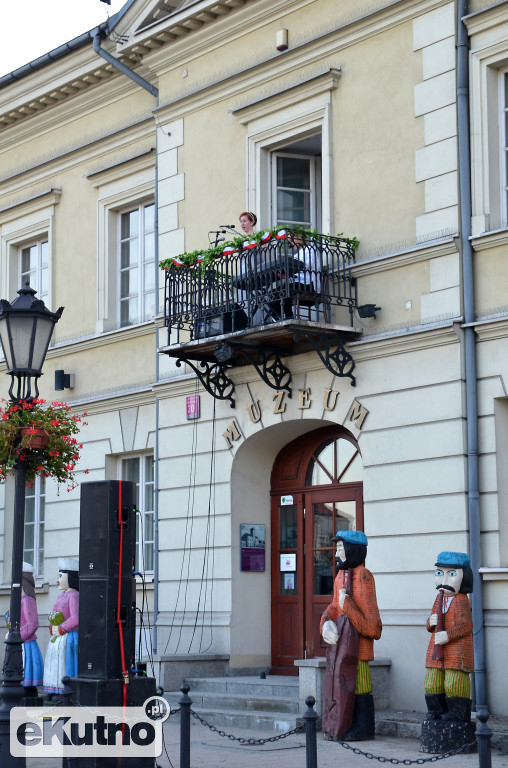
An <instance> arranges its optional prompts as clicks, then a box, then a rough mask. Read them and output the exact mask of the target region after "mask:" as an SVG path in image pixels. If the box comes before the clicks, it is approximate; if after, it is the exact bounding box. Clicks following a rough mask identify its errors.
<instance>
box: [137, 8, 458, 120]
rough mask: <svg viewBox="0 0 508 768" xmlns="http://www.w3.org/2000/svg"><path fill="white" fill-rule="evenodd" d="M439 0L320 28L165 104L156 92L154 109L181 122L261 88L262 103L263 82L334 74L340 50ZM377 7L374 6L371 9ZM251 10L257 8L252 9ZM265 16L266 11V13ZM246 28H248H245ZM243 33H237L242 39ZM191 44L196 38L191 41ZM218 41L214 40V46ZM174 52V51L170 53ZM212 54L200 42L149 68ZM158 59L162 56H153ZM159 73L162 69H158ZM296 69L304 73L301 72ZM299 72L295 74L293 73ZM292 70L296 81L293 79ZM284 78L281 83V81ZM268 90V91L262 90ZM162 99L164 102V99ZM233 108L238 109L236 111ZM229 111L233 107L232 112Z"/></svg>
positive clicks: (263, 21)
mask: <svg viewBox="0 0 508 768" xmlns="http://www.w3.org/2000/svg"><path fill="white" fill-rule="evenodd" d="M443 4H444V2H443V0H441V1H440V2H439V1H438V0H435V2H431V3H429V2H428V0H427V2H425V0H406V2H404V0H396V2H393V3H388V4H383V5H382V6H381V7H376V8H373V9H372V10H370V11H367V12H365V13H364V14H363V15H361V16H359V17H357V18H355V19H348V20H347V21H345V22H344V23H343V24H342V25H340V24H339V25H338V26H336V27H335V28H332V29H326V30H324V31H323V32H322V33H321V34H317V36H316V37H315V38H313V39H310V40H309V39H306V40H303V41H302V42H301V43H300V44H299V45H296V46H295V47H294V48H291V49H290V50H288V51H286V52H285V53H284V55H283V56H280V55H277V54H274V55H273V56H270V57H269V58H268V59H266V58H265V59H263V60H258V59H255V60H253V61H252V62H251V63H250V64H248V65H247V66H244V67H243V68H242V69H241V70H240V69H238V70H236V71H231V69H229V70H227V71H223V72H220V71H217V72H216V73H215V72H214V80H213V81H210V82H209V83H203V84H200V85H199V86H198V87H197V88H195V89H194V90H193V91H184V90H183V89H182V90H181V92H180V93H176V94H174V95H173V96H172V98H171V100H169V101H168V100H167V95H166V94H164V93H161V97H160V107H159V110H160V112H161V114H164V113H165V112H166V111H167V112H168V114H170V115H171V118H172V119H177V118H180V117H184V116H185V115H186V114H187V113H189V112H190V111H192V110H196V109H199V108H203V107H206V106H209V105H211V104H214V103H217V102H218V101H221V100H222V99H223V98H224V94H225V93H227V97H228V100H229V101H231V100H232V99H235V98H242V101H243V100H244V99H245V91H246V90H247V89H252V88H256V87H259V86H262V87H263V91H264V92H263V93H262V94H260V98H268V97H269V96H271V95H272V93H267V92H266V91H267V82H277V90H280V89H281V86H282V88H288V87H291V86H292V84H294V82H295V81H298V80H301V79H302V77H315V76H317V75H319V74H321V73H322V71H323V68H324V67H329V68H330V69H332V68H334V69H337V70H340V63H341V62H340V60H339V58H338V56H339V55H340V52H341V50H343V49H345V48H347V47H349V46H351V45H355V44H357V43H359V42H362V41H364V40H366V39H368V38H370V37H372V36H374V35H376V34H378V33H381V32H384V31H386V30H387V29H390V28H393V27H395V26H398V25H399V24H401V23H404V22H406V21H408V20H411V19H412V18H414V17H415V16H417V15H419V14H420V13H426V12H428V11H429V10H432V9H433V8H435V7H439V6H441V5H443ZM376 6H377V4H376ZM256 7H257V6H256ZM267 13H268V11H267ZM266 18H267V14H265V15H264V16H263V17H262V18H261V17H260V21H259V25H262V24H266ZM251 28H252V27H249V29H251ZM245 32H246V30H245V28H244V29H242V34H245ZM196 41H197V38H196ZM223 43H224V41H223V40H219V41H217V46H216V47H220V46H222V45H223ZM175 50H176V49H175ZM211 50H213V48H212V49H210V47H209V43H208V41H201V40H200V44H197V45H196V49H195V50H193V49H192V46H188V45H187V46H185V50H184V51H183V50H182V51H181V52H180V53H179V54H178V55H175V56H174V57H171V52H169V54H168V51H164V54H165V55H164V58H163V59H161V60H160V61H157V60H156V59H154V61H153V63H152V62H151V66H153V67H157V68H158V69H159V73H160V74H162V73H163V72H165V71H169V70H170V69H172V68H174V67H176V66H178V65H181V61H182V59H181V56H182V55H184V56H185V62H186V63H189V62H190V61H191V60H192V58H194V57H196V58H197V57H201V56H203V55H205V53H209V52H210V51H211ZM159 55H160V56H162V54H159ZM163 68H165V69H163ZM302 68H307V69H305V70H303V71H302ZM297 70H300V71H297ZM295 71H296V76H295ZM283 78H287V80H286V82H285V83H284V82H281V81H282V80H283ZM269 88H270V86H268V89H269ZM165 99H166V100H165ZM241 106H242V104H239V105H238V107H241ZM233 109H234V107H233Z"/></svg>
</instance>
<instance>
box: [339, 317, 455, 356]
mask: <svg viewBox="0 0 508 768" xmlns="http://www.w3.org/2000/svg"><path fill="white" fill-rule="evenodd" d="M458 343H459V337H458V335H457V332H456V329H455V323H454V322H452V321H448V322H446V323H443V324H442V325H439V326H438V327H436V326H432V327H430V328H422V327H419V328H417V329H407V330H406V331H405V332H403V333H401V332H398V333H396V332H394V333H393V335H386V336H385V335H384V336H383V337H377V338H374V339H369V338H365V337H364V338H362V339H360V340H359V341H353V342H351V343H350V344H348V345H347V348H348V350H349V351H350V353H351V355H352V356H353V359H354V360H355V362H356V363H360V362H364V361H365V360H374V359H378V358H381V357H391V356H392V355H402V354H408V353H410V352H420V351H421V350H425V349H435V348H436V347H441V346H446V345H448V344H458Z"/></svg>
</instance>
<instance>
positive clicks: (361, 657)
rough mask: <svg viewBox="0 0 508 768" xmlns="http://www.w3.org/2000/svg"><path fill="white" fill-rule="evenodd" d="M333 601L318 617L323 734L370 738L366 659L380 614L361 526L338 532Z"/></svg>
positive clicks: (371, 715) (371, 706)
mask: <svg viewBox="0 0 508 768" xmlns="http://www.w3.org/2000/svg"><path fill="white" fill-rule="evenodd" d="M333 541H336V542H337V548H336V552H335V560H336V564H337V569H338V573H337V576H336V577H335V583H334V589H333V600H332V602H331V603H330V605H329V606H328V607H327V608H326V610H325V612H324V613H323V616H322V617H321V634H322V636H323V640H324V641H325V642H326V643H327V644H328V650H327V655H326V679H325V687H324V692H323V714H322V719H323V734H324V737H325V739H326V738H327V739H331V738H335V739H342V740H344V741H362V740H365V739H373V738H374V700H373V697H372V680H371V675H370V668H369V661H370V660H371V659H373V658H374V640H379V638H380V637H381V630H382V624H381V618H380V616H379V609H378V606H377V599H376V586H375V583H374V577H373V575H372V573H371V572H370V571H369V570H367V568H366V567H365V558H366V555H367V545H368V541H367V537H366V535H365V534H364V533H363V531H337V534H336V535H335V536H334V538H333Z"/></svg>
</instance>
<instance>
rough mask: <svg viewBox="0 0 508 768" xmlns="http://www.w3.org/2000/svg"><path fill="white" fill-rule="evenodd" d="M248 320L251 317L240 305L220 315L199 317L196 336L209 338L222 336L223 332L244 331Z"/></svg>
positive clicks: (195, 331)
mask: <svg viewBox="0 0 508 768" xmlns="http://www.w3.org/2000/svg"><path fill="white" fill-rule="evenodd" d="M248 322H249V318H248V317H247V315H246V314H245V312H244V311H243V309H240V307H238V308H236V309H233V310H232V311H230V312H223V313H222V314H220V315H209V316H207V317H198V319H197V320H196V324H195V327H194V338H196V339H207V338H209V337H210V336H220V335H221V334H223V333H233V332H234V331H243V330H245V328H246V327H247V325H248Z"/></svg>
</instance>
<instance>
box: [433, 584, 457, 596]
mask: <svg viewBox="0 0 508 768" xmlns="http://www.w3.org/2000/svg"><path fill="white" fill-rule="evenodd" d="M436 589H447V590H448V592H453V593H454V594H455V590H454V588H453V587H449V586H448V584H440V585H439V586H438V587H436Z"/></svg>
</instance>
